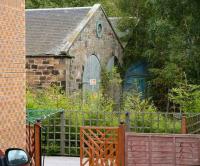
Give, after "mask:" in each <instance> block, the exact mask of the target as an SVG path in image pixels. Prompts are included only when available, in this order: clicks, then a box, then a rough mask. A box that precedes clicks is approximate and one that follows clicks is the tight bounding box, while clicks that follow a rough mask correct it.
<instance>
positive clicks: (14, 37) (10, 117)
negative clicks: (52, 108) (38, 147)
mask: <svg viewBox="0 0 200 166" xmlns="http://www.w3.org/2000/svg"><path fill="white" fill-rule="evenodd" d="M24 4H25V3H24V0H0V149H1V150H5V149H7V148H10V147H19V148H25V145H26V130H25V129H26V126H25V124H26V120H25V117H26V116H25V115H26V114H25V20H24V18H25V17H24V16H25V14H24V13H25V11H24V8H25V6H24Z"/></svg>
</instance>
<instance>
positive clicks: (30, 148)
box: [26, 123, 42, 166]
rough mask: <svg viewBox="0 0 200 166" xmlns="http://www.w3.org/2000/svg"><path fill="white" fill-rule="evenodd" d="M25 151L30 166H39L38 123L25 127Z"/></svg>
mask: <svg viewBox="0 0 200 166" xmlns="http://www.w3.org/2000/svg"><path fill="white" fill-rule="evenodd" d="M26 151H27V152H28V153H29V156H30V158H31V164H30V166H41V155H42V154H41V126H40V123H36V124H34V125H31V124H29V125H27V126H26Z"/></svg>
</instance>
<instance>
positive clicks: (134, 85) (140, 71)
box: [124, 62, 147, 94]
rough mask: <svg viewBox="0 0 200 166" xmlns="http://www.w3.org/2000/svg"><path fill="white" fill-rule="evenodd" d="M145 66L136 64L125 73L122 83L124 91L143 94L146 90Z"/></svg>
mask: <svg viewBox="0 0 200 166" xmlns="http://www.w3.org/2000/svg"><path fill="white" fill-rule="evenodd" d="M146 77H147V65H146V63H142V62H138V63H136V64H134V65H132V66H131V67H130V68H129V69H128V70H127V72H126V75H125V81H124V90H125V91H129V90H137V91H138V92H140V93H142V94H144V93H145V88H146Z"/></svg>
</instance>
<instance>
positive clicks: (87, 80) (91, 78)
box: [83, 55, 101, 92]
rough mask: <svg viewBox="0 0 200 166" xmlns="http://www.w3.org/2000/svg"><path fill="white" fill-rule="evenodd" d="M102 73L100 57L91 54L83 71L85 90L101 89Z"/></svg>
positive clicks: (94, 90)
mask: <svg viewBox="0 0 200 166" xmlns="http://www.w3.org/2000/svg"><path fill="white" fill-rule="evenodd" d="M100 75H101V66H100V62H99V60H98V58H97V57H96V56H95V55H91V56H90V57H89V58H88V60H87V62H86V64H85V66H84V72H83V91H84V92H87V91H89V92H96V91H98V90H99V84H100Z"/></svg>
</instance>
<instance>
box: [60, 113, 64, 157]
mask: <svg viewBox="0 0 200 166" xmlns="http://www.w3.org/2000/svg"><path fill="white" fill-rule="evenodd" d="M60 125H61V126H60V128H61V129H60V154H61V155H64V154H65V111H63V112H61V114H60Z"/></svg>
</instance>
